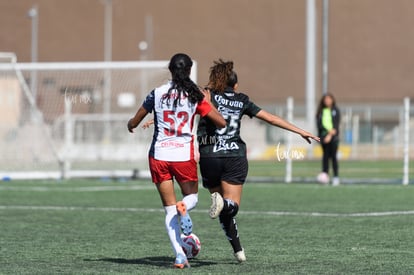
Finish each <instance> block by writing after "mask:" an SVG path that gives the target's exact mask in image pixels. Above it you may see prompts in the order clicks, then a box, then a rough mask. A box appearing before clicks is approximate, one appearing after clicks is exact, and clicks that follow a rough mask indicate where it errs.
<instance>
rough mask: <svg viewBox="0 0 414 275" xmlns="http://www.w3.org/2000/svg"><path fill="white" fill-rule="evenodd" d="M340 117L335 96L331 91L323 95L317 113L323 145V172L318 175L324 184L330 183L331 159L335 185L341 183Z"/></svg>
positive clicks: (333, 183)
mask: <svg viewBox="0 0 414 275" xmlns="http://www.w3.org/2000/svg"><path fill="white" fill-rule="evenodd" d="M340 119H341V114H340V112H339V109H338V107H337V106H336V101H335V98H334V96H333V95H332V94H330V93H328V94H325V95H324V96H322V98H321V100H320V102H319V106H318V110H317V113H316V121H317V127H318V134H319V137H320V139H321V146H322V172H321V173H319V175H318V181H319V182H320V183H323V184H328V183H329V161H330V160H331V161H332V170H333V179H332V185H333V186H337V185H339V183H340V181H339V171H338V169H339V167H338V159H337V152H338V146H339V123H340Z"/></svg>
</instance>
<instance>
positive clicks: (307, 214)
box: [0, 205, 414, 218]
mask: <svg viewBox="0 0 414 275" xmlns="http://www.w3.org/2000/svg"><path fill="white" fill-rule="evenodd" d="M0 210H32V211H42V210H44V211H99V212H164V210H163V209H162V208H157V209H156V208H122V207H79V206H30V205H0ZM191 212H196V213H207V210H200V209H193V210H191ZM239 213H240V214H242V215H260V216H302V217H337V218H341V217H345V218H346V217H384V216H401V215H414V210H407V211H384V212H366V213H321V212H290V211H240V212H239Z"/></svg>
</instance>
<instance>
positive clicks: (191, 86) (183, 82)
mask: <svg viewBox="0 0 414 275" xmlns="http://www.w3.org/2000/svg"><path fill="white" fill-rule="evenodd" d="M192 66H193V61H192V60H191V58H190V57H189V56H188V55H186V54H184V53H177V54H175V55H174V56H173V57H172V58H171V60H170V64H169V65H168V69H169V70H170V72H171V76H172V86H171V87H170V89H169V90H168V92H167V94H166V95H165V96H164V97H163V98H162V101H163V102H164V101H165V100H166V103H167V104H168V105H170V104H171V102H170V101H171V96H170V95H171V93H172V91H173V90H176V91H177V96H176V97H175V98H174V101H173V107H177V105H179V104H180V100H181V98H182V97H187V98H188V100H189V101H190V102H191V103H196V102H199V101H201V100H202V99H203V98H204V95H203V93H202V92H201V91H200V88H199V87H198V86H197V85H196V84H195V83H194V82H193V81H192V80H191V78H190V73H191V67H192Z"/></svg>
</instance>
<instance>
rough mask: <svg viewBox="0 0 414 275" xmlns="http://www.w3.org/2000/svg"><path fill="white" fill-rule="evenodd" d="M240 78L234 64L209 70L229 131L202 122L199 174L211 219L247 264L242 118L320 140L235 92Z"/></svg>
mask: <svg viewBox="0 0 414 275" xmlns="http://www.w3.org/2000/svg"><path fill="white" fill-rule="evenodd" d="M237 85H238V84H237V74H236V73H235V72H234V71H233V62H232V61H229V62H225V61H223V60H221V59H220V60H219V61H216V62H214V66H212V67H211V68H210V77H209V84H208V88H209V90H210V95H209V96H210V97H211V102H212V103H213V104H214V106H216V107H217V109H218V111H219V112H220V113H221V114H222V115H223V117H224V118H225V119H226V121H227V127H225V128H222V129H217V127H216V126H215V125H214V124H212V123H211V121H209V120H208V119H201V120H200V124H199V127H198V142H199V151H200V171H201V175H202V178H203V186H204V187H205V188H208V190H209V191H210V193H211V201H212V204H211V207H210V217H211V218H213V219H214V218H217V217H219V221H220V223H221V226H222V228H223V230H224V232H225V234H226V236H227V238H228V240H229V241H230V244H231V246H232V248H233V252H234V256H235V257H236V259H237V260H238V261H239V262H244V261H246V256H245V253H244V249H243V248H242V246H241V244H240V239H239V234H238V230H237V224H236V220H235V216H236V214H237V212H238V210H239V206H240V199H241V194H242V188H243V184H244V182H245V180H246V177H247V171H248V162H247V157H246V144H245V143H244V141H243V140H242V138H241V137H240V126H241V119H242V116H243V115H248V116H249V117H256V118H259V119H261V120H263V121H265V122H267V123H269V124H271V125H274V126H277V127H280V128H282V129H285V130H288V131H291V132H294V133H297V134H299V135H300V136H302V137H303V138H304V139H305V140H306V141H307V142H308V143H310V142H311V139H313V140H316V141H319V138H318V137H317V136H314V135H312V134H311V133H309V132H306V131H304V130H302V129H300V128H298V127H296V126H294V125H292V124H290V123H289V122H287V121H285V120H283V119H282V118H280V117H278V116H275V115H272V114H270V113H268V112H266V111H264V110H262V109H261V108H260V107H258V106H257V105H255V104H254V103H253V102H252V101H250V99H249V97H248V96H247V95H245V94H243V93H238V92H236V89H237Z"/></svg>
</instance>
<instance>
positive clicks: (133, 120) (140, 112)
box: [127, 106, 148, 133]
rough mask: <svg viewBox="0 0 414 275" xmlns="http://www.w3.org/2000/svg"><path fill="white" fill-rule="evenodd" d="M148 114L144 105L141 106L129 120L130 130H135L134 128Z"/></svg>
mask: <svg viewBox="0 0 414 275" xmlns="http://www.w3.org/2000/svg"><path fill="white" fill-rule="evenodd" d="M147 114H148V111H147V110H146V109H145V108H144V107H142V106H141V107H140V108H139V109H138V111H137V113H136V114H135V116H134V117H133V118H131V119H130V120H129V121H128V125H127V127H128V131H129V132H130V133H133V132H134V129H135V128H136V127H137V126H138V124H140V123H141V121H142V120H143V119H144V117H145V116H146V115H147Z"/></svg>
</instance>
